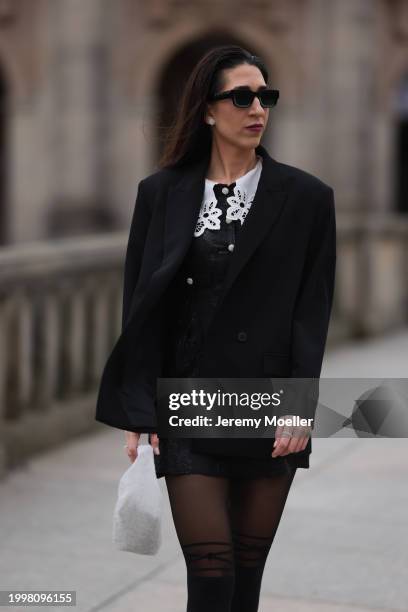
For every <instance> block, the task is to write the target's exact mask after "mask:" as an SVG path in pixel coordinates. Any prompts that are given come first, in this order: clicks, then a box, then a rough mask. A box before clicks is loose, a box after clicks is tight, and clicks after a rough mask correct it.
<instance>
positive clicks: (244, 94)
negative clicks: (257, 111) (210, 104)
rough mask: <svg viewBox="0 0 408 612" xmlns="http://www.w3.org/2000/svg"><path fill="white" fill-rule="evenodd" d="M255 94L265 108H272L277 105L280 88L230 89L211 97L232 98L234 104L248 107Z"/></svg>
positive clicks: (217, 98) (216, 98) (239, 106)
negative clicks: (257, 89) (256, 89)
mask: <svg viewBox="0 0 408 612" xmlns="http://www.w3.org/2000/svg"><path fill="white" fill-rule="evenodd" d="M255 96H256V97H257V98H258V99H259V101H260V103H261V105H262V106H263V107H264V108H271V107H272V106H275V105H276V103H277V101H278V98H279V90H278V89H262V90H261V91H252V90H251V89H230V90H229V91H223V92H222V93H219V94H215V95H214V96H212V97H210V101H212V100H214V101H215V100H225V99H226V98H231V99H232V101H233V103H234V106H237V107H238V108H248V106H251V104H252V102H253V101H254V99H255Z"/></svg>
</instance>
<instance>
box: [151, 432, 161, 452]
mask: <svg viewBox="0 0 408 612" xmlns="http://www.w3.org/2000/svg"><path fill="white" fill-rule="evenodd" d="M149 443H150V444H151V446H152V447H153V452H154V454H155V455H160V449H159V436H158V435H157V433H151V434H150V435H149Z"/></svg>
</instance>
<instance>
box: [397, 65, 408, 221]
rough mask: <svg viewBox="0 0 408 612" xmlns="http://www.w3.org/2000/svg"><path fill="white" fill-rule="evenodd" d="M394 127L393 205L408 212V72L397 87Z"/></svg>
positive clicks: (403, 211) (400, 210)
mask: <svg viewBox="0 0 408 612" xmlns="http://www.w3.org/2000/svg"><path fill="white" fill-rule="evenodd" d="M395 128H396V151H395V163H396V169H395V170H396V177H395V178H396V185H395V205H396V209H397V210H398V212H402V213H408V172H407V168H408V72H406V74H405V75H404V77H403V78H402V79H401V81H400V84H399V87H398V89H397V96H396V113H395Z"/></svg>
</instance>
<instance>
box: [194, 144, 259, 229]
mask: <svg viewBox="0 0 408 612" xmlns="http://www.w3.org/2000/svg"><path fill="white" fill-rule="evenodd" d="M257 157H258V162H257V164H256V166H255V167H254V168H252V170H250V171H249V172H247V173H246V174H244V175H243V176H240V177H239V178H238V179H237V180H236V181H233V183H235V187H234V190H233V193H232V189H231V185H232V184H233V183H231V184H230V185H228V187H229V190H230V193H231V195H230V196H229V197H227V198H226V199H227V202H228V205H229V206H228V209H227V212H226V216H225V221H226V222H227V223H231V222H232V221H238V220H239V221H240V222H241V225H242V224H243V223H244V220H245V217H246V216H247V214H248V211H249V209H250V208H251V205H252V201H253V199H254V196H255V192H256V189H257V187H258V182H259V177H260V176H261V172H262V161H263V160H262V157H261V156H260V155H258V156H257ZM215 185H224V183H216V182H215V181H210V180H209V179H205V189H204V198H203V202H202V204H201V209H200V214H199V217H198V220H197V225H196V228H195V231H194V236H195V237H198V236H201V234H203V233H204V231H205V230H206V229H211V230H218V229H220V227H221V221H220V217H221V215H222V210H221V208H218V207H217V203H218V202H217V197H216V195H215V192H214V187H215Z"/></svg>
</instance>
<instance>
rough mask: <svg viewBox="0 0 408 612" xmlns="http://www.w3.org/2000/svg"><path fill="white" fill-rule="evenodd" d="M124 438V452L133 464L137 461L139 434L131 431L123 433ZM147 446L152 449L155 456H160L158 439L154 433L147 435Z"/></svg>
mask: <svg viewBox="0 0 408 612" xmlns="http://www.w3.org/2000/svg"><path fill="white" fill-rule="evenodd" d="M125 438H126V444H125V448H126V452H127V456H128V457H129V459H130V461H131V462H132V463H133V462H134V461H135V460H136V459H137V447H138V446H139V439H140V433H135V432H133V431H125ZM149 444H151V446H152V447H153V452H154V454H155V455H160V450H159V437H158V435H157V434H156V433H152V434H149Z"/></svg>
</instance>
